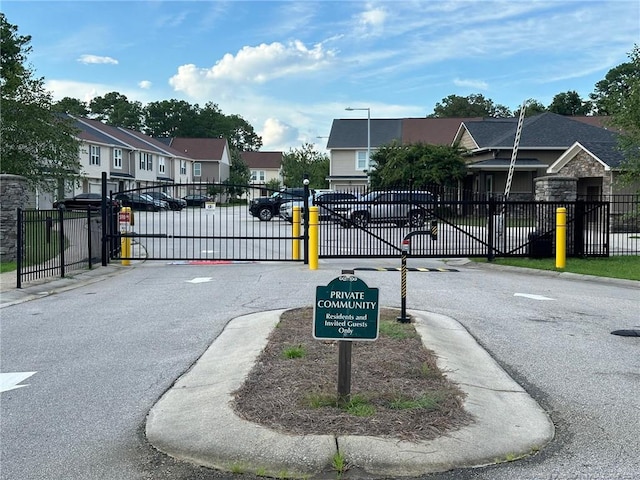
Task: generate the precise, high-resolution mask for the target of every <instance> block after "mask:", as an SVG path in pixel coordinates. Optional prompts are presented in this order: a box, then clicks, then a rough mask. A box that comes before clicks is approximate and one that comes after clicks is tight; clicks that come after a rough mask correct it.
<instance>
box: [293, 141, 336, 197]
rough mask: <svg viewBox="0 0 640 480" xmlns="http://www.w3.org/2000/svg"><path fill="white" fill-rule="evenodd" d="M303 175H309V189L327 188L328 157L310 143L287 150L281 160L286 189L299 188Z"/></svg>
mask: <svg viewBox="0 0 640 480" xmlns="http://www.w3.org/2000/svg"><path fill="white" fill-rule="evenodd" d="M305 174H308V175H309V187H310V188H327V187H328V186H329V181H328V180H327V177H328V176H329V157H328V156H327V154H325V153H320V152H318V151H317V150H316V149H315V146H314V145H312V144H310V143H305V144H304V145H302V147H301V148H296V149H293V148H291V149H289V152H288V153H285V154H284V156H283V158H282V176H283V178H284V184H285V185H286V186H287V187H298V186H301V185H302V180H303V178H304V175H305Z"/></svg>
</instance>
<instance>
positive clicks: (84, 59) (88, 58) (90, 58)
mask: <svg viewBox="0 0 640 480" xmlns="http://www.w3.org/2000/svg"><path fill="white" fill-rule="evenodd" d="M78 62H80V63H84V64H85V65H88V64H105V63H106V64H111V65H117V64H118V60H116V59H115V58H111V57H101V56H99V55H80V58H78Z"/></svg>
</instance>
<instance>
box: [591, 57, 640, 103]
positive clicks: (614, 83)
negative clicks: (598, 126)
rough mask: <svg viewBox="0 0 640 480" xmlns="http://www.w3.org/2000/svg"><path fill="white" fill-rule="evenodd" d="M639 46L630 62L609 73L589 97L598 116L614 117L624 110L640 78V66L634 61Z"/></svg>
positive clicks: (597, 84)
mask: <svg viewBox="0 0 640 480" xmlns="http://www.w3.org/2000/svg"><path fill="white" fill-rule="evenodd" d="M637 49H638V46H637V45H635V46H634V49H633V52H636V53H633V52H632V53H631V54H630V58H631V61H630V62H626V63H622V64H620V65H618V66H617V67H614V68H612V69H611V70H609V71H608V72H607V74H606V75H605V77H604V79H603V80H600V81H599V82H598V83H596V86H595V90H594V92H593V93H591V94H590V95H589V98H591V100H592V102H593V110H594V113H595V114H596V115H614V114H615V113H617V112H618V111H619V110H620V109H622V108H624V102H625V99H627V98H628V97H629V95H630V93H631V89H632V88H633V85H634V84H635V83H636V82H637V80H638V77H640V65H639V64H638V62H637V60H634V58H635V57H634V55H635V56H636V57H637Z"/></svg>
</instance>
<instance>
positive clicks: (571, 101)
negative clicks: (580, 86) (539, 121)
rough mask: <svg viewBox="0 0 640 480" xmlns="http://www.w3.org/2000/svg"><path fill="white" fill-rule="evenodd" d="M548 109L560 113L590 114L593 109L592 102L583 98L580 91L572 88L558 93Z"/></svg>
mask: <svg viewBox="0 0 640 480" xmlns="http://www.w3.org/2000/svg"><path fill="white" fill-rule="evenodd" d="M548 110H549V111H550V112H552V113H557V114H558V115H588V114H589V113H590V112H591V110H592V105H591V102H590V101H588V100H582V98H580V95H578V92H576V91H575V90H571V91H568V92H564V93H558V94H557V95H556V96H555V97H553V100H552V101H551V104H550V105H549V107H548Z"/></svg>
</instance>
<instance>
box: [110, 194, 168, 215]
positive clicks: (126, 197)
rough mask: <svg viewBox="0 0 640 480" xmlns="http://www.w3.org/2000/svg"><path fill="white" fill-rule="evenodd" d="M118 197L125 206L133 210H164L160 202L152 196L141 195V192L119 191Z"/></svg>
mask: <svg viewBox="0 0 640 480" xmlns="http://www.w3.org/2000/svg"><path fill="white" fill-rule="evenodd" d="M116 199H117V200H119V201H120V202H121V203H122V206H123V207H130V208H131V210H142V211H147V212H159V211H160V210H162V206H161V205H160V203H156V202H155V201H154V200H153V199H152V198H151V197H147V196H145V195H140V194H139V193H119V194H117V195H116Z"/></svg>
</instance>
